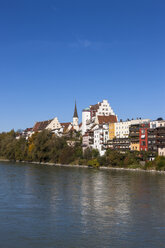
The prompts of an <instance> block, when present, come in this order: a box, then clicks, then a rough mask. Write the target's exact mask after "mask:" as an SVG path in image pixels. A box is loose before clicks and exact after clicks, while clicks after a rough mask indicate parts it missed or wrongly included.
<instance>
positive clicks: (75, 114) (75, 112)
mask: <svg viewBox="0 0 165 248" xmlns="http://www.w3.org/2000/svg"><path fill="white" fill-rule="evenodd" d="M74 117H76V118H78V114H77V106H76V101H75V107H74V115H73V118H74Z"/></svg>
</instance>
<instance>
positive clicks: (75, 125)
mask: <svg viewBox="0 0 165 248" xmlns="http://www.w3.org/2000/svg"><path fill="white" fill-rule="evenodd" d="M73 129H74V130H76V131H79V125H78V114H77V106H76V102H75V107H74V115H73Z"/></svg>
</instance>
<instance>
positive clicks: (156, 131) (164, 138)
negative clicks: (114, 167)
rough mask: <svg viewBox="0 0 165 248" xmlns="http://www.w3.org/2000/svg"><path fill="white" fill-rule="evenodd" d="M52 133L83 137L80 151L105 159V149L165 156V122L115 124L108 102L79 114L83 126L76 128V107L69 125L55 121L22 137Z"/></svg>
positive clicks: (132, 120)
mask: <svg viewBox="0 0 165 248" xmlns="http://www.w3.org/2000/svg"><path fill="white" fill-rule="evenodd" d="M44 129H48V130H51V132H52V133H54V134H56V135H57V136H64V135H67V134H69V133H70V132H73V131H74V132H80V133H81V134H82V148H83V150H84V151H85V149H87V148H94V149H98V151H99V153H100V155H104V154H105V152H106V150H107V149H113V150H119V151H121V152H125V151H127V150H132V151H151V152H152V153H153V156H154V154H155V153H158V154H159V155H161V156H165V120H163V119H162V118H159V119H157V120H155V121H152V120H150V119H142V118H137V119H136V120H135V119H127V120H126V121H123V120H121V119H120V120H118V116H117V115H116V114H115V112H114V111H113V109H112V107H111V106H110V104H109V102H108V101H107V100H103V101H102V102H98V103H97V104H94V105H90V106H89V107H88V108H85V109H83V111H82V123H80V124H79V118H78V113H77V106H76V103H75V107H74V114H73V120H72V122H65V123H61V122H60V121H59V120H58V118H57V117H55V118H53V119H51V120H46V121H40V122H36V123H35V124H34V126H33V127H32V128H27V129H25V130H24V131H23V132H22V134H21V135H23V136H24V137H26V138H27V139H28V138H29V137H31V136H32V134H34V133H35V132H40V131H42V130H44Z"/></svg>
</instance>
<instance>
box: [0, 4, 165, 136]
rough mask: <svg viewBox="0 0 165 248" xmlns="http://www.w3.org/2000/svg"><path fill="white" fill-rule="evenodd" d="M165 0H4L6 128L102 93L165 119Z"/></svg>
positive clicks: (1, 123) (116, 105)
mask: <svg viewBox="0 0 165 248" xmlns="http://www.w3.org/2000/svg"><path fill="white" fill-rule="evenodd" d="M164 13H165V1H164V0H134V1H132V0H113V1H112V0H28V1H26V0H15V1H13V0H0V116H1V119H0V131H7V130H10V129H12V128H14V129H15V130H17V129H18V128H26V127H31V126H33V125H34V123H35V122H36V121H41V120H46V119H51V118H53V117H55V116H57V117H58V118H59V120H60V121H61V122H64V121H71V120H72V115H73V110H74V102H75V99H76V101H77V107H78V113H79V116H80V118H81V110H82V109H83V108H85V107H87V106H89V105H90V104H95V103H97V102H98V101H101V100H102V99H107V100H108V101H109V102H110V105H111V106H112V108H113V110H114V111H115V113H116V114H117V115H118V117H119V118H122V119H126V118H132V117H133V118H136V117H142V118H143V117H144V118H151V119H156V118H157V117H163V118H165V15H164Z"/></svg>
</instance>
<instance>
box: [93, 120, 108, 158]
mask: <svg viewBox="0 0 165 248" xmlns="http://www.w3.org/2000/svg"><path fill="white" fill-rule="evenodd" d="M93 137H94V143H93V148H94V149H98V151H99V153H100V155H101V156H102V155H104V154H105V151H106V150H105V144H107V141H108V139H109V125H107V124H105V125H102V126H99V127H98V128H97V129H96V130H94V136H93Z"/></svg>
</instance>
